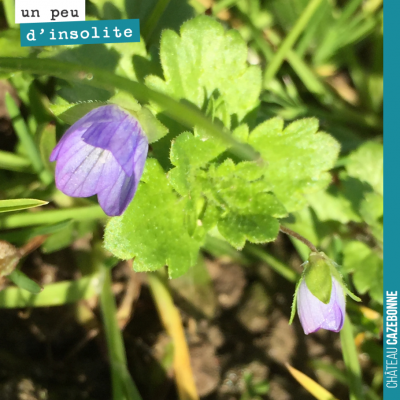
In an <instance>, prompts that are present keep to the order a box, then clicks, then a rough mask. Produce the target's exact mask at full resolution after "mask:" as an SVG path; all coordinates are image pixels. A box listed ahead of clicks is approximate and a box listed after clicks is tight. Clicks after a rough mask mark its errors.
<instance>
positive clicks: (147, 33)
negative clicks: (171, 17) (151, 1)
mask: <svg viewBox="0 0 400 400" xmlns="http://www.w3.org/2000/svg"><path fill="white" fill-rule="evenodd" d="M170 1H171V0H158V2H157V4H156V6H155V7H154V8H153V11H152V12H151V14H150V15H149V17H148V18H147V20H146V22H145V24H144V27H143V31H142V35H143V39H144V42H145V43H147V42H148V41H149V38H150V37H151V35H152V33H153V31H154V29H155V27H156V26H157V24H158V21H159V20H160V18H161V16H162V15H163V13H164V11H165V9H166V8H167V6H168V4H169V2H170Z"/></svg>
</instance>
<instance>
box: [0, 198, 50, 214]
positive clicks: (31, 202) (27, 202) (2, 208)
mask: <svg viewBox="0 0 400 400" xmlns="http://www.w3.org/2000/svg"><path fill="white" fill-rule="evenodd" d="M48 203H49V202H48V201H43V200H36V199H13V200H0V213H3V212H10V211H18V210H25V209H26V208H33V207H39V206H44V205H45V204H48Z"/></svg>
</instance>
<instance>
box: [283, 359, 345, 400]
mask: <svg viewBox="0 0 400 400" xmlns="http://www.w3.org/2000/svg"><path fill="white" fill-rule="evenodd" d="M286 368H287V369H288V370H289V372H290V373H291V374H292V376H293V377H294V378H295V379H296V381H297V382H299V383H300V385H301V386H303V387H304V388H305V389H306V390H307V391H308V392H310V393H311V394H312V395H313V396H314V397H315V398H317V399H318V400H338V399H337V398H336V397H335V396H334V395H333V394H332V393H330V392H328V391H327V390H326V389H325V388H323V387H322V386H321V385H320V384H318V383H317V382H315V381H314V380H313V379H311V378H309V377H308V376H307V375H305V374H303V373H302V372H300V371H299V370H297V369H296V368H293V367H291V366H290V365H289V364H286Z"/></svg>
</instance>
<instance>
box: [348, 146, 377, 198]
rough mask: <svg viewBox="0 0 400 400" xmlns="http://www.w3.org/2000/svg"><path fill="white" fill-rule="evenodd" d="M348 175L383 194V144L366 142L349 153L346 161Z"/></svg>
mask: <svg viewBox="0 0 400 400" xmlns="http://www.w3.org/2000/svg"><path fill="white" fill-rule="evenodd" d="M346 170H347V172H348V174H349V175H350V176H353V177H354V178H358V179H360V180H361V181H365V182H368V183H369V184H370V185H371V186H372V188H373V189H374V190H375V192H377V193H379V194H380V195H383V146H382V144H381V143H377V142H371V141H370V142H366V143H364V144H363V145H361V146H360V147H359V148H358V149H357V150H356V151H354V152H353V153H351V154H350V155H349V157H348V160H347V163H346Z"/></svg>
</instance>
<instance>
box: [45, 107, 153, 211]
mask: <svg viewBox="0 0 400 400" xmlns="http://www.w3.org/2000/svg"><path fill="white" fill-rule="evenodd" d="M147 150H148V142H147V137H146V136H145V135H144V133H143V132H142V130H141V128H140V125H139V123H138V121H137V120H136V119H135V118H134V117H133V116H131V115H130V114H128V113H126V112H125V111H122V110H121V109H120V108H119V107H117V106H114V105H108V106H103V107H99V108H96V109H95V110H92V111H91V112H89V113H88V114H86V115H85V116H84V117H83V118H81V119H80V120H79V121H77V122H76V123H75V124H74V125H73V126H71V127H70V128H69V129H68V130H67V132H66V133H65V134H64V136H63V137H62V138H61V140H60V142H59V143H58V145H57V146H56V147H55V148H54V150H53V152H52V154H51V156H50V161H57V165H56V186H57V188H58V189H60V190H61V191H62V192H64V193H65V194H67V195H69V196H72V197H88V196H93V195H94V194H97V195H98V199H99V203H100V205H101V207H102V208H103V210H104V211H105V213H106V214H107V215H110V216H114V215H121V214H122V213H123V211H124V210H125V209H126V207H127V206H128V204H129V203H130V201H131V200H132V198H133V196H134V194H135V192H136V189H137V186H138V183H139V181H140V177H141V175H142V172H143V168H144V163H145V161H146V157H147Z"/></svg>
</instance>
